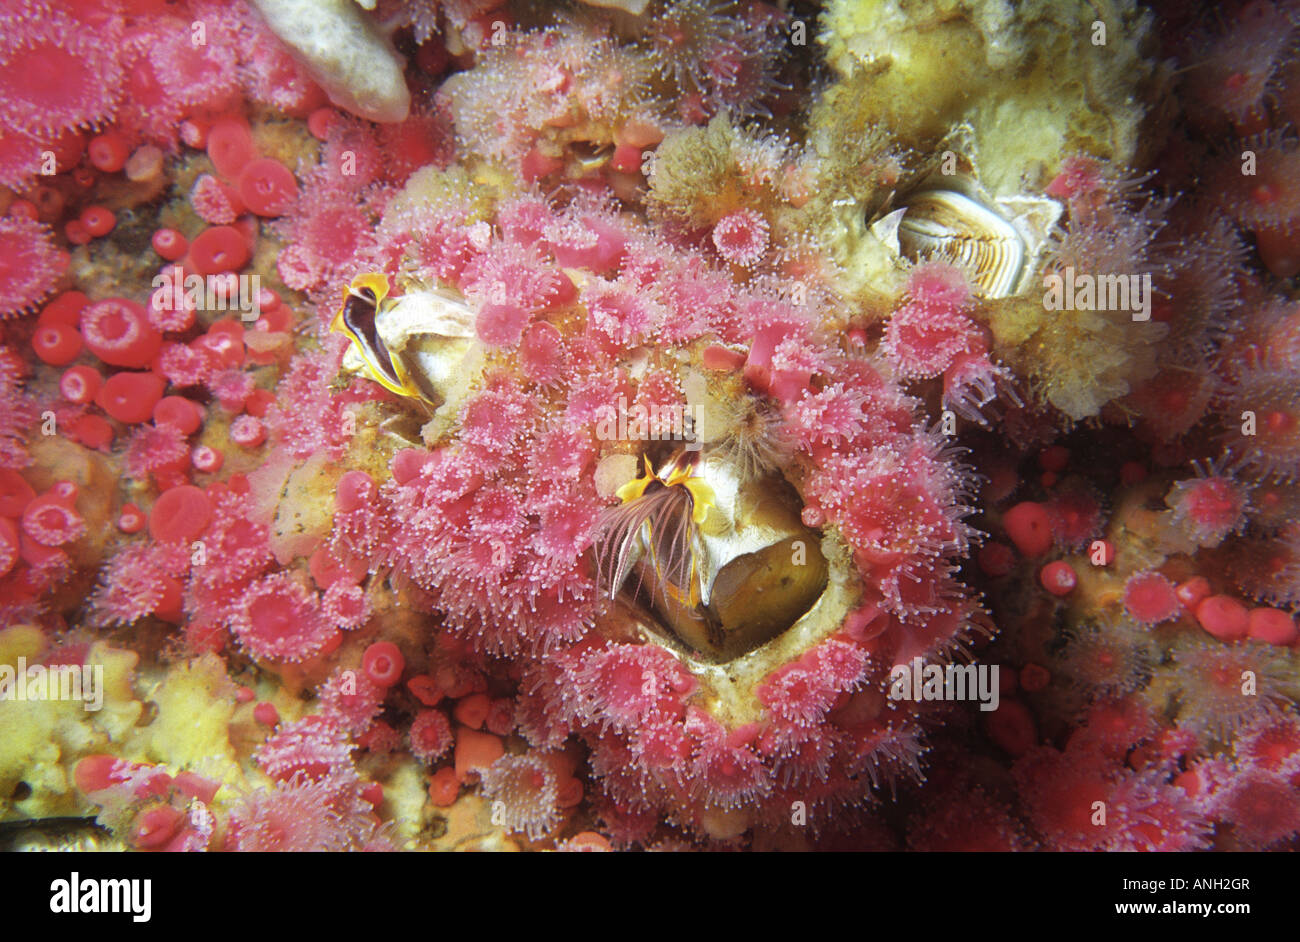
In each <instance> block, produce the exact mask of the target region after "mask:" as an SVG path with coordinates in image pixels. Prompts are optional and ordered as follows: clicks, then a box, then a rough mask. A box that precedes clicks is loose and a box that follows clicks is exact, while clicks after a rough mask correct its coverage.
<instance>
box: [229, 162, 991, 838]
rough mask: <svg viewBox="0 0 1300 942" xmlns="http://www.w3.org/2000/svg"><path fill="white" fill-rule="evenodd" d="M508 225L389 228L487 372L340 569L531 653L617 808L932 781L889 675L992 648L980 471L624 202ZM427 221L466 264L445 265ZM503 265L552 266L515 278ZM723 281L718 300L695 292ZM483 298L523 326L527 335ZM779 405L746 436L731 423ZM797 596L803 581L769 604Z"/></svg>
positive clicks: (347, 504)
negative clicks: (976, 485)
mask: <svg viewBox="0 0 1300 942" xmlns="http://www.w3.org/2000/svg"><path fill="white" fill-rule="evenodd" d="M432 179H434V178H432V177H430V176H429V175H428V174H427V172H421V173H418V174H417V175H416V177H414V178H413V181H412V184H411V186H409V187H408V190H410V189H411V188H412V187H415V188H418V187H427V186H429V185H430V181H431V180H432ZM480 195H481V196H483V197H484V198H490V194H488V193H483V194H480ZM403 200H404V197H398V198H397V199H395V200H394V201H393V203H392V205H393V206H394V207H400V206H401V204H402V203H403ZM525 207H526V208H527V209H528V213H527V214H526V215H525V214H523V213H522V209H523V208H525ZM497 221H498V223H499V226H498V227H493V228H487V227H484V226H482V225H480V224H477V223H471V222H469V221H468V220H466V219H465V218H464V216H463V215H461V214H459V213H458V212H457V211H456V210H455V209H454V208H448V209H445V210H444V211H442V212H441V213H440V212H438V211H435V212H433V213H432V214H424V215H421V216H418V217H417V216H415V215H414V214H407V215H405V216H403V215H402V213H401V210H400V208H398V209H394V210H393V211H390V212H389V213H387V214H386V215H385V218H384V219H383V220H382V221H381V223H380V227H381V229H382V230H383V231H384V233H385V235H386V238H387V239H388V240H389V241H390V243H391V244H393V245H396V246H406V247H407V248H406V251H405V257H404V258H396V259H393V260H392V265H391V268H389V269H388V270H387V271H386V274H387V275H388V277H389V279H390V282H391V283H392V284H393V286H394V287H393V296H394V297H395V298H397V299H398V303H399V305H402V306H403V307H402V309H403V310H405V311H408V312H409V311H414V310H417V309H418V305H419V304H421V303H428V302H427V301H421V300H420V299H421V298H426V299H427V297H428V296H429V294H430V292H436V293H437V297H439V298H440V299H442V300H440V301H439V302H438V303H439V304H445V303H451V304H457V303H459V304H463V306H464V311H465V316H464V318H463V321H464V322H465V323H467V324H475V323H476V327H477V331H478V337H477V340H478V341H479V344H480V345H481V349H483V350H486V351H490V356H489V357H487V358H486V365H483V364H484V362H485V361H484V359H482V358H480V359H479V360H477V361H475V360H474V359H472V358H471V359H469V360H465V361H464V363H465V364H475V363H477V365H475V366H473V369H474V370H476V378H475V379H474V380H473V381H472V382H470V383H469V385H468V388H465V389H463V390H459V391H457V390H452V389H447V388H445V387H444V388H443V389H442V390H441V392H443V393H445V394H446V397H445V399H444V401H442V402H438V401H435V400H433V399H430V401H428V402H424V403H416V402H409V401H408V402H407V403H405V404H398V405H394V406H389V407H385V408H395V409H398V410H401V409H407V410H409V411H413V412H417V413H419V414H421V415H427V414H428V410H429V409H431V408H435V407H436V408H437V411H436V412H435V413H434V421H433V422H432V423H430V424H429V425H427V426H426V428H425V442H426V447H423V448H419V447H417V448H411V449H407V450H404V451H401V452H399V453H398V454H397V455H396V456H395V457H394V458H393V460H392V462H391V467H390V476H389V478H388V480H386V481H382V482H376V481H375V480H374V479H373V478H371V477H369V476H368V475H365V474H361V473H359V472H348V474H346V475H345V476H344V478H343V479H342V480H341V481H340V485H339V490H338V494H337V498H336V515H335V533H334V536H333V546H334V548H335V552H336V553H337V554H339V556H340V558H344V557H346V558H350V559H358V560H362V561H364V562H365V563H367V564H368V565H369V567H370V568H371V569H372V571H379V570H384V571H388V572H391V573H392V574H393V577H394V578H396V579H397V581H398V582H399V583H407V584H413V585H414V586H415V587H416V588H418V590H419V594H418V596H417V597H418V598H419V599H420V600H421V602H422V603H423V604H424V605H425V606H426V608H427V609H428V610H429V611H431V612H433V613H436V614H437V615H438V616H439V617H440V618H441V620H442V623H443V629H442V630H443V632H444V633H445V634H447V635H450V636H451V637H453V638H455V639H457V641H458V643H463V644H466V645H468V646H469V648H470V649H471V650H474V651H476V652H478V653H480V654H488V655H494V656H504V657H507V658H510V659H512V660H514V661H515V662H516V664H517V668H518V670H519V672H520V675H521V678H522V679H521V682H520V697H519V699H518V702H517V704H516V710H515V719H516V721H517V724H518V728H519V730H520V732H521V733H522V734H523V735H524V736H525V737H526V738H527V739H528V740H530V741H531V743H532V745H533V746H534V747H536V748H539V749H554V748H556V747H558V746H559V745H561V744H562V743H564V742H565V741H566V740H567V739H569V738H570V737H573V738H577V739H578V740H581V741H582V742H584V743H585V744H586V745H587V747H588V748H589V749H590V750H591V755H592V758H591V767H592V769H593V771H594V773H595V776H596V778H597V779H598V781H599V783H600V786H601V788H602V789H603V791H604V796H603V797H601V798H599V801H601V802H603V803H604V805H608V806H609V808H610V812H611V814H612V815H614V816H615V817H620V816H621V817H626V816H635V815H638V814H644V813H645V812H646V811H651V812H653V813H654V814H655V815H656V816H657V817H659V818H662V819H665V820H668V821H671V822H674V823H676V824H677V825H678V826H680V827H682V828H684V829H687V830H689V831H691V832H693V833H695V834H697V835H699V836H702V837H711V838H717V839H728V838H733V837H737V836H739V835H741V834H743V833H744V832H745V831H746V830H748V829H749V828H751V827H755V826H758V825H760V824H764V823H775V822H777V821H779V820H780V819H783V818H785V817H786V816H787V815H788V814H789V813H790V812H789V808H790V806H791V802H794V801H803V802H806V803H807V805H808V808H809V816H810V824H812V825H813V826H815V827H825V826H827V824H828V822H829V820H830V817H831V814H832V813H833V812H834V811H836V810H838V809H841V808H844V807H847V806H854V807H861V806H863V805H864V804H871V803H873V802H875V801H877V800H878V798H877V794H878V792H879V791H880V790H882V789H883V790H885V791H886V792H889V791H892V789H893V787H894V786H895V784H896V783H897V782H899V781H901V780H904V779H908V778H919V777H920V774H921V773H920V758H921V756H922V755H923V753H924V752H925V750H926V745H925V735H924V732H923V731H922V729H921V723H920V710H919V708H918V705H917V704H916V703H915V702H913V701H910V700H894V699H890V697H889V689H890V684H889V678H890V673H891V670H890V669H891V666H892V665H894V664H895V663H896V662H899V661H909V660H910V659H911V658H913V657H921V658H926V659H933V660H938V661H941V662H942V661H944V660H946V659H947V658H949V657H951V656H953V655H955V654H957V653H960V652H966V651H968V650H969V646H970V644H971V642H972V641H974V640H977V639H978V636H979V634H980V633H981V632H982V631H983V627H984V624H985V619H984V616H983V613H982V611H981V610H980V609H979V606H978V605H977V604H976V602H975V601H974V599H973V598H972V597H971V595H970V593H969V592H968V590H967V589H966V588H965V587H964V586H963V585H962V584H961V583H960V582H958V581H957V579H956V578H955V575H954V571H955V567H956V563H957V561H958V560H959V559H960V558H961V557H962V556H964V555H965V554H966V553H967V551H968V550H969V548H970V547H971V545H972V543H973V542H974V541H975V539H976V537H977V533H976V531H974V530H972V529H971V528H970V527H969V526H967V525H966V524H965V523H964V522H963V517H964V516H965V515H966V513H967V512H968V511H969V506H968V502H969V496H968V493H967V480H966V472H965V469H964V468H963V467H962V466H961V465H959V464H958V463H957V462H956V461H955V459H954V457H953V455H952V454H951V453H950V452H949V450H948V448H947V446H946V445H945V443H944V442H943V441H942V439H940V438H939V437H938V436H937V435H934V434H932V433H930V432H929V431H927V430H926V428H925V425H924V423H923V417H922V416H921V415H920V414H919V412H918V409H917V405H918V404H917V402H916V401H915V400H913V399H911V398H909V397H907V396H906V395H905V394H904V393H903V392H902V391H901V390H900V389H899V388H898V387H897V386H896V385H895V384H894V382H893V381H892V380H891V379H889V378H888V377H887V376H886V375H884V374H883V373H881V372H880V371H879V370H878V369H877V368H876V367H875V366H873V365H872V363H871V362H870V361H868V360H867V359H866V358H865V357H864V356H863V355H862V353H861V352H860V351H857V350H848V349H845V348H844V347H843V345H842V344H841V343H840V339H839V337H838V335H837V334H836V333H835V332H833V331H831V330H829V329H827V328H826V327H824V326H823V324H822V323H821V320H820V319H819V318H818V316H817V312H816V311H815V310H810V309H809V308H808V306H806V305H797V304H794V303H792V302H791V301H790V300H789V299H790V297H791V295H792V293H793V292H792V287H793V286H792V285H788V284H784V283H774V282H773V280H772V279H771V278H770V277H765V278H763V279H757V278H754V279H751V278H750V275H749V273H748V272H747V271H746V270H745V269H744V268H743V266H736V267H735V268H734V269H732V270H731V271H720V270H718V269H717V268H715V267H714V265H713V264H712V263H711V262H710V261H709V256H707V255H704V254H702V253H700V252H698V251H695V250H689V249H684V248H679V247H676V246H674V245H672V244H671V243H669V242H667V241H665V240H664V238H663V237H662V236H660V235H659V234H658V233H656V232H654V231H653V230H650V229H648V228H646V227H645V226H643V225H641V224H640V223H637V222H635V221H632V220H630V219H628V218H626V217H625V216H622V215H619V214H618V213H616V212H615V210H614V209H613V208H612V207H611V206H610V205H607V204H606V203H604V202H603V201H602V200H601V199H600V198H598V197H592V196H590V195H585V196H578V197H575V198H574V199H573V201H572V202H571V203H569V204H568V205H560V206H556V205H552V204H551V203H549V202H547V201H546V200H543V199H541V198H538V197H523V198H520V197H519V196H517V195H515V196H511V197H508V198H507V199H505V200H503V201H502V202H501V218H500V219H499V220H497ZM291 224H292V225H295V226H310V225H311V223H310V221H309V220H292V221H291ZM430 231H436V232H437V233H438V237H439V240H440V244H441V243H446V242H448V240H450V241H452V242H454V243H455V244H457V245H458V246H460V248H459V249H458V252H459V255H460V256H461V257H462V258H464V259H465V264H463V265H458V266H456V267H455V268H448V267H447V266H444V265H441V264H440V263H438V261H437V259H436V258H430V257H428V256H427V254H426V253H424V250H423V246H424V245H425V244H426V243H427V239H428V237H427V233H428V232H430ZM457 232H460V233H461V236H462V237H461V238H456V237H455V236H456V233H457ZM503 259H515V260H518V259H526V260H527V264H528V268H529V270H530V277H529V278H526V279H510V278H502V277H496V274H495V271H496V267H497V266H498V262H499V260H503ZM701 279H705V280H707V281H708V283H709V284H710V285H711V286H712V287H713V288H714V289H716V290H714V291H712V292H710V303H709V304H707V305H705V306H703V307H701V306H700V305H696V304H693V303H692V295H691V293H690V292H689V291H684V290H683V288H684V287H686V286H689V285H690V284H694V283H698V282H700V281H701ZM569 282H573V284H572V285H570V284H569ZM542 285H546V286H549V287H548V290H545V291H541V290H538V288H539V286H542ZM718 292H723V295H722V296H721V297H719V296H718ZM458 293H459V297H460V298H462V299H465V300H461V301H454V300H453V301H451V302H448V301H447V300H446V299H448V298H456V297H457V296H458ZM403 298H405V299H407V300H405V301H403V300H402V299H403ZM615 301H617V302H618V303H614V302H615ZM407 305H409V306H407ZM475 307H478V308H480V309H482V310H483V311H487V310H488V309H492V310H507V309H508V310H509V311H510V312H511V322H510V327H511V329H510V330H508V331H505V330H498V329H496V327H497V319H496V318H495V317H487V318H485V317H483V316H479V317H478V318H477V319H476V318H475V316H474V310H473V309H474V308H475ZM648 312H649V313H648ZM738 312H743V314H738ZM411 342H412V343H416V342H419V341H414V340H412V341H411ZM438 349H439V350H441V351H443V352H440V353H439V354H438V355H439V356H447V355H448V354H446V352H445V350H446V348H438ZM540 361H545V362H547V363H551V364H567V367H566V368H564V369H545V370H542V369H539V368H538V363H539V362H540ZM347 362H348V361H347V360H346V359H345V360H344V363H345V364H346V363H347ZM426 362H427V361H426ZM429 378H430V379H431V380H437V376H436V375H434V374H432V373H430V374H429ZM413 398H414V397H413ZM755 412H761V414H762V415H763V417H764V418H763V420H762V421H756V422H742V423H740V424H742V425H745V426H746V427H747V428H749V429H750V430H749V431H748V432H747V433H746V434H748V435H749V436H750V439H749V440H747V441H746V442H744V443H743V444H742V445H740V446H738V445H737V442H736V441H735V440H734V439H735V435H736V432H735V427H736V423H733V422H731V421H729V419H732V418H741V419H743V418H744V416H746V415H748V414H750V413H755ZM682 413H686V415H685V416H683V415H682ZM711 414H712V418H711ZM674 416H677V417H678V421H677V422H676V424H674V421H673V417H674ZM716 416H722V417H723V418H722V419H721V420H719V419H718V418H717V417H716ZM683 418H684V419H685V421H682V419H683ZM755 429H757V431H755ZM758 439H763V440H762V441H760V440H758ZM688 446H689V447H688ZM738 453H743V454H745V455H746V456H748V458H749V459H752V460H746V461H743V462H742V461H737V460H736V458H735V456H736V455H737V454H738ZM778 456H779V460H778ZM742 505H743V506H745V507H755V508H758V512H762V513H767V514H769V515H770V517H771V520H772V521H774V526H775V527H776V528H777V529H778V530H780V531H781V532H782V533H783V534H784V535H785V536H786V539H785V540H776V541H775V542H771V541H769V544H768V545H767V546H766V547H762V546H761V545H758V544H753V543H750V544H746V545H745V546H744V547H742V549H740V550H737V549H736V548H735V547H736V546H737V545H740V544H741V543H743V540H744V539H750V540H751V541H752V540H753V539H754V537H753V536H752V534H751V535H750V536H749V537H744V532H743V531H744V527H745V526H746V524H745V523H744V522H743V520H742V517H743V516H744V514H743V513H742V512H740V511H738V510H737V507H739V506H742ZM710 514H713V515H714V516H713V517H710ZM706 520H707V521H709V522H706ZM380 533H382V537H379V536H377V534H380ZM674 534H676V535H675V536H674ZM719 534H721V535H722V536H721V537H719ZM709 537H712V538H719V539H721V541H722V542H721V543H716V544H714V545H713V548H712V549H711V550H708V551H705V550H704V549H702V546H703V544H704V542H705V540H706V538H709ZM646 540H649V541H650V542H649V543H648V544H647V543H646V542H645V541H646ZM727 540H731V541H732V542H731V543H730V544H728V543H727ZM728 546H730V547H731V548H730V549H728V548H727V547H728ZM759 550H761V552H760V551H759ZM708 553H713V554H714V555H713V556H712V557H708V555H707V554H708ZM728 554H730V556H728ZM706 557H707V558H706ZM719 560H721V562H722V563H727V562H728V561H729V560H731V561H733V562H737V561H738V564H736V565H722V564H720V563H719ZM783 580H784V581H783ZM778 585H784V586H786V587H787V588H788V587H789V586H791V585H795V586H798V587H799V589H798V591H793V590H792V591H791V592H788V593H786V594H785V595H784V596H782V599H781V601H780V602H772V603H770V605H767V606H766V607H765V605H764V604H759V605H758V606H757V610H754V611H750V610H749V609H748V608H747V607H746V606H747V605H749V604H750V603H745V602H744V601H743V600H744V599H752V593H754V592H758V593H762V592H763V591H764V590H771V591H769V593H768V596H767V597H768V598H772V597H774V596H776V595H780V594H781V593H779V592H777V591H776V587H777V586H778ZM673 599H676V600H677V601H676V602H674V601H673ZM236 631H237V633H239V634H240V635H241V637H243V640H244V641H245V643H248V637H247V636H248V635H249V630H248V627H247V626H246V625H244V624H238V625H237V626H236ZM507 765H509V763H507ZM516 765H518V766H519V768H515V767H514V766H513V765H512V766H510V776H509V778H511V779H512V780H513V778H517V777H518V775H519V774H522V773H521V772H520V770H521V769H523V765H522V763H516ZM505 770H506V765H503V766H502V773H501V777H502V782H497V778H498V776H497V775H496V773H495V772H494V773H492V774H491V775H485V777H484V781H485V783H488V784H489V785H490V787H491V789H492V790H493V791H494V793H496V792H497V791H501V790H502V789H505V790H506V791H510V790H511V789H514V786H510V788H507V787H506V786H505V784H504V780H505V778H506V777H507V776H506V775H505ZM542 777H543V778H544V777H545V776H544V775H543V776H542ZM534 778H536V776H534ZM516 790H517V789H516ZM507 804H510V802H507ZM511 807H513V805H511ZM524 817H527V818H528V820H527V821H525V820H524V819H523V818H521V819H520V822H519V826H520V827H521V828H522V829H523V830H530V828H531V831H532V832H533V833H536V832H537V831H539V830H542V829H544V827H543V824H542V823H539V822H540V820H541V819H540V818H539V817H537V816H524ZM543 817H544V816H543ZM644 837H645V835H641V836H640V837H632V836H629V839H628V840H629V841H634V840H641V839H642V838H644ZM624 843H626V842H624Z"/></svg>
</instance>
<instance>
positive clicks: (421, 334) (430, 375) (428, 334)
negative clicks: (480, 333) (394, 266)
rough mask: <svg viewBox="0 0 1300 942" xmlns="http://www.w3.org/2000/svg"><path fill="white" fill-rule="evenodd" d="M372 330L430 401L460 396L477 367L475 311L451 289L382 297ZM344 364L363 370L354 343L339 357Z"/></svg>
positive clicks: (479, 355) (450, 401) (455, 401)
mask: <svg viewBox="0 0 1300 942" xmlns="http://www.w3.org/2000/svg"><path fill="white" fill-rule="evenodd" d="M375 331H376V332H377V333H378V334H379V337H380V339H382V340H383V342H384V344H385V346H387V348H388V350H389V351H390V352H391V353H392V354H393V356H395V357H399V358H401V360H402V364H403V366H404V367H405V368H406V370H407V372H408V373H409V375H410V378H411V380H412V381H413V382H414V383H415V385H416V386H417V387H418V388H419V390H420V393H421V395H422V396H423V397H424V398H425V399H427V400H428V401H429V402H430V403H431V404H438V403H441V404H442V405H443V410H442V411H447V410H446V407H447V405H449V404H459V403H460V402H461V401H463V399H464V398H465V396H466V394H467V393H468V390H469V388H470V385H471V383H472V382H473V380H474V379H475V378H476V377H477V376H478V374H479V372H480V371H481V367H482V350H481V347H480V345H479V343H478V340H477V339H476V337H475V333H474V312H473V310H472V309H471V308H470V306H469V305H468V304H467V303H466V302H465V300H464V299H463V298H461V297H460V296H459V295H457V294H455V293H454V292H451V291H447V290H443V289H437V288H420V287H416V288H408V289H407V290H406V292H405V293H404V294H402V295H400V296H398V297H395V298H390V299H385V301H384V302H383V303H382V304H381V305H380V309H379V311H378V312H377V313H376V314H375ZM343 368H344V369H347V370H352V371H354V372H363V371H364V369H365V361H364V359H363V358H362V357H361V355H360V354H359V353H358V351H357V350H356V348H355V347H349V348H348V350H347V352H346V353H345V354H344V356H343Z"/></svg>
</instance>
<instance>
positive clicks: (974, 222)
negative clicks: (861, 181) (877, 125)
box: [871, 175, 1061, 298]
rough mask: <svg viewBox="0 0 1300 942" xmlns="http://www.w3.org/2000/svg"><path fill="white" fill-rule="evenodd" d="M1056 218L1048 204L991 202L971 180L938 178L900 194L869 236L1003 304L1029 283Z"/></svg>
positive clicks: (1024, 199)
mask: <svg viewBox="0 0 1300 942" xmlns="http://www.w3.org/2000/svg"><path fill="white" fill-rule="evenodd" d="M1060 214H1061V206H1060V204H1059V203H1057V202H1055V201H1054V200H1051V199H1047V198H1036V197H1029V196H1015V197H1010V198H1006V199H993V198H991V197H989V196H988V195H987V194H985V193H984V192H983V191H981V190H980V188H979V186H978V184H976V183H975V181H974V180H972V179H970V178H969V177H965V176H957V175H953V176H937V177H931V178H930V180H928V181H927V182H925V183H923V184H922V185H921V186H919V187H918V188H916V189H914V190H912V191H910V192H909V193H907V194H906V195H904V196H903V197H902V199H900V200H899V201H898V208H897V209H895V210H893V211H892V212H890V213H889V214H888V215H885V216H882V217H881V218H880V219H878V220H876V221H875V222H874V223H873V224H872V225H871V232H872V233H873V234H874V235H875V236H876V237H877V238H878V239H880V240H881V241H882V242H884V243H885V245H886V246H888V247H889V249H890V250H891V251H892V252H893V253H894V254H895V255H896V256H898V257H899V258H904V259H907V260H908V261H912V262H916V261H921V260H923V259H927V258H939V259H943V260H944V261H948V262H951V263H952V264H954V265H956V266H958V267H960V268H962V269H964V270H965V271H966V273H967V275H968V276H969V277H970V280H971V285H972V287H973V288H974V290H975V292H976V293H977V294H980V295H982V296H983V297H986V298H1005V297H1008V296H1009V295H1013V294H1018V293H1020V292H1021V291H1022V290H1024V288H1025V287H1026V286H1027V284H1028V282H1029V281H1030V280H1031V276H1032V275H1033V272H1034V268H1035V263H1036V262H1037V260H1038V259H1039V257H1040V256H1041V255H1042V252H1043V248H1044V246H1045V245H1046V243H1047V236H1048V234H1049V233H1050V232H1051V230H1052V228H1053V226H1055V224H1056V221H1057V219H1058V218H1059V217H1060Z"/></svg>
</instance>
